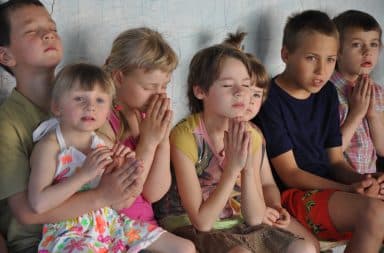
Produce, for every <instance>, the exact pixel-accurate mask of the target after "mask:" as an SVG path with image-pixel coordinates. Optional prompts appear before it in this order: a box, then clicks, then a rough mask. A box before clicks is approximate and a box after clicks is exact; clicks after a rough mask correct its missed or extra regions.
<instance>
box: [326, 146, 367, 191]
mask: <svg viewBox="0 0 384 253" xmlns="http://www.w3.org/2000/svg"><path fill="white" fill-rule="evenodd" d="M327 153H328V158H329V161H330V164H331V166H332V170H331V176H332V178H333V179H334V180H337V181H338V182H341V183H344V184H348V185H350V184H353V183H356V182H359V181H361V180H364V179H365V177H364V175H361V174H359V173H357V172H355V171H353V169H352V168H351V166H350V165H349V164H348V163H347V162H346V161H345V159H344V157H343V153H342V151H341V147H333V148H328V149H327Z"/></svg>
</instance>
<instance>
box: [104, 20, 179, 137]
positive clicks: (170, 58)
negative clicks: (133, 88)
mask: <svg viewBox="0 0 384 253" xmlns="http://www.w3.org/2000/svg"><path fill="white" fill-rule="evenodd" d="M177 64H178V59H177V56H176V53H175V52H174V51H173V49H172V48H171V46H170V45H169V44H168V43H167V42H166V41H165V40H164V38H163V36H162V35H161V34H160V33H159V32H157V31H154V30H152V29H149V28H147V27H141V28H134V29H129V30H126V31H124V32H122V33H120V34H119V35H118V36H117V38H116V39H115V40H114V41H113V43H112V49H111V52H110V54H109V56H108V58H107V59H106V61H105V64H104V70H105V71H106V72H107V73H109V74H110V75H112V73H113V72H115V71H122V72H123V73H124V74H127V73H129V72H131V71H133V70H135V69H137V68H142V69H144V70H146V71H151V70H156V69H160V70H161V71H164V72H167V73H170V72H172V71H173V70H174V69H175V68H176V66H177ZM114 103H116V101H114ZM116 115H117V117H118V118H119V121H120V131H119V133H117V134H116V135H117V139H119V140H120V139H121V138H122V137H123V136H124V135H125V133H126V131H127V130H128V129H129V126H128V122H127V120H126V119H125V117H124V115H123V114H122V112H120V111H117V112H116Z"/></svg>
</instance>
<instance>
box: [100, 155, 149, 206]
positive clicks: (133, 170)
mask: <svg viewBox="0 0 384 253" xmlns="http://www.w3.org/2000/svg"><path fill="white" fill-rule="evenodd" d="M142 173H143V163H142V162H141V161H138V160H135V159H127V161H126V162H125V163H124V164H123V165H122V166H121V167H120V168H117V169H115V170H113V171H112V172H111V173H109V174H104V175H103V177H102V178H101V181H100V184H99V186H98V187H97V190H98V193H99V197H100V198H101V200H102V201H104V202H105V203H106V205H118V203H123V202H125V201H126V200H127V199H130V198H136V197H137V196H138V195H139V194H140V193H141V191H142V189H143V184H144V183H143V180H142V179H141V174H142Z"/></svg>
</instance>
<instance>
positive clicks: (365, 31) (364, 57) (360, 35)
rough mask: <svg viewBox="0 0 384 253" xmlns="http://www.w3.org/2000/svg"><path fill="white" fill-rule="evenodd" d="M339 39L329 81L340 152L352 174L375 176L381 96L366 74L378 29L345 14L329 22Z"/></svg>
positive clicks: (359, 15) (380, 148) (382, 121)
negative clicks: (336, 110)
mask: <svg viewBox="0 0 384 253" xmlns="http://www.w3.org/2000/svg"><path fill="white" fill-rule="evenodd" d="M333 21H334V22H335V24H336V27H337V29H338V31H339V35H340V48H339V52H338V57H337V65H336V70H335V72H334V73H333V75H332V77H331V79H330V81H331V82H332V83H333V84H334V85H335V86H336V89H337V93H338V95H339V102H340V106H339V112H340V123H341V134H342V139H343V145H342V150H343V151H344V157H345V159H346V160H347V161H348V163H349V164H350V165H351V167H352V168H353V169H354V171H356V172H358V173H361V174H365V173H374V172H376V154H378V155H380V156H383V155H384V135H382V132H383V130H384V97H383V96H384V92H383V89H382V88H381V86H380V85H377V84H375V83H374V81H373V80H372V79H371V78H370V77H369V73H370V72H371V71H372V70H373V69H374V67H375V66H376V63H377V59H378V57H379V53H380V48H381V44H382V43H381V28H380V25H379V23H378V22H377V21H376V20H375V19H374V18H373V17H372V16H371V15H369V14H367V13H364V12H361V11H355V10H349V11H345V12H343V13H341V14H340V15H338V16H337V17H335V18H334V19H333Z"/></svg>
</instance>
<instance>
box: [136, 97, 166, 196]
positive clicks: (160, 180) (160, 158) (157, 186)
mask: <svg viewBox="0 0 384 253" xmlns="http://www.w3.org/2000/svg"><path fill="white" fill-rule="evenodd" d="M169 103H170V101H169V99H168V98H166V97H165V94H161V95H155V96H154V97H153V98H152V100H151V102H150V104H149V107H148V110H147V113H146V117H145V118H144V119H143V120H141V122H140V139H139V143H138V145H137V148H136V157H137V158H138V159H140V160H142V161H143V167H144V171H143V175H142V177H143V180H144V182H145V183H144V188H143V193H142V194H143V196H144V197H145V199H147V200H148V201H150V202H155V201H157V200H159V199H160V198H161V197H162V196H163V195H164V194H165V193H166V192H167V190H168V189H169V186H170V184H171V174H170V159H169V157H170V156H169V152H170V151H169V129H170V123H171V120H172V111H171V110H170V109H169Z"/></svg>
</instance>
